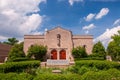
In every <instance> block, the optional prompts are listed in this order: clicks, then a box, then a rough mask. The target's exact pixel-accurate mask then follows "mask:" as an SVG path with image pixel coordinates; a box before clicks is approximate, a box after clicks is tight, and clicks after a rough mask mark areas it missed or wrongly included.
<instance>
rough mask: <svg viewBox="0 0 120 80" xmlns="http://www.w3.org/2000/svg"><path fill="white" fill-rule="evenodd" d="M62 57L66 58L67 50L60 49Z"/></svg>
mask: <svg viewBox="0 0 120 80" xmlns="http://www.w3.org/2000/svg"><path fill="white" fill-rule="evenodd" d="M60 59H66V51H65V50H61V51H60Z"/></svg>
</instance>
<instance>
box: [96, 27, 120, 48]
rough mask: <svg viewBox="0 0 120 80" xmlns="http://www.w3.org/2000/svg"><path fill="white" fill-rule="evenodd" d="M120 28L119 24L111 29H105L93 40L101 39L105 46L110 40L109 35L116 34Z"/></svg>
mask: <svg viewBox="0 0 120 80" xmlns="http://www.w3.org/2000/svg"><path fill="white" fill-rule="evenodd" d="M118 30H120V26H116V27H113V28H111V29H106V31H105V32H104V33H103V34H101V35H100V36H98V37H97V38H95V39H94V42H97V41H101V42H102V43H103V45H105V46H107V44H108V43H109V42H110V41H111V40H112V39H111V36H113V35H114V34H117V31H118Z"/></svg>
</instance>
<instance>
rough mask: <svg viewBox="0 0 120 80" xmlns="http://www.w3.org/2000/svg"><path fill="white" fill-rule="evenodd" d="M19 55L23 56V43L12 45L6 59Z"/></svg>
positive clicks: (18, 56)
mask: <svg viewBox="0 0 120 80" xmlns="http://www.w3.org/2000/svg"><path fill="white" fill-rule="evenodd" d="M21 57H25V53H24V51H23V43H20V44H15V45H13V46H12V48H11V50H10V52H9V55H8V61H12V60H13V59H15V58H21Z"/></svg>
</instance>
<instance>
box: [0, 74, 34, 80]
mask: <svg viewBox="0 0 120 80" xmlns="http://www.w3.org/2000/svg"><path fill="white" fill-rule="evenodd" d="M0 80H33V76H32V75H30V74H27V73H20V74H17V73H7V74H4V73H2V74H0Z"/></svg>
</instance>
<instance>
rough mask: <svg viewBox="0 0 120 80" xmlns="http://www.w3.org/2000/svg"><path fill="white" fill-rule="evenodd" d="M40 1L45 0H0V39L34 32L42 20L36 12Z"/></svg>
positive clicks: (44, 0)
mask: <svg viewBox="0 0 120 80" xmlns="http://www.w3.org/2000/svg"><path fill="white" fill-rule="evenodd" d="M42 2H46V0H19V1H17V0H0V36H2V37H1V38H0V40H1V39H2V38H4V37H16V38H20V37H21V38H23V35H24V34H29V33H33V32H36V31H37V29H38V28H39V26H40V25H41V23H42V20H43V16H41V15H40V14H38V12H39V11H40V9H39V4H40V3H42Z"/></svg>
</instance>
